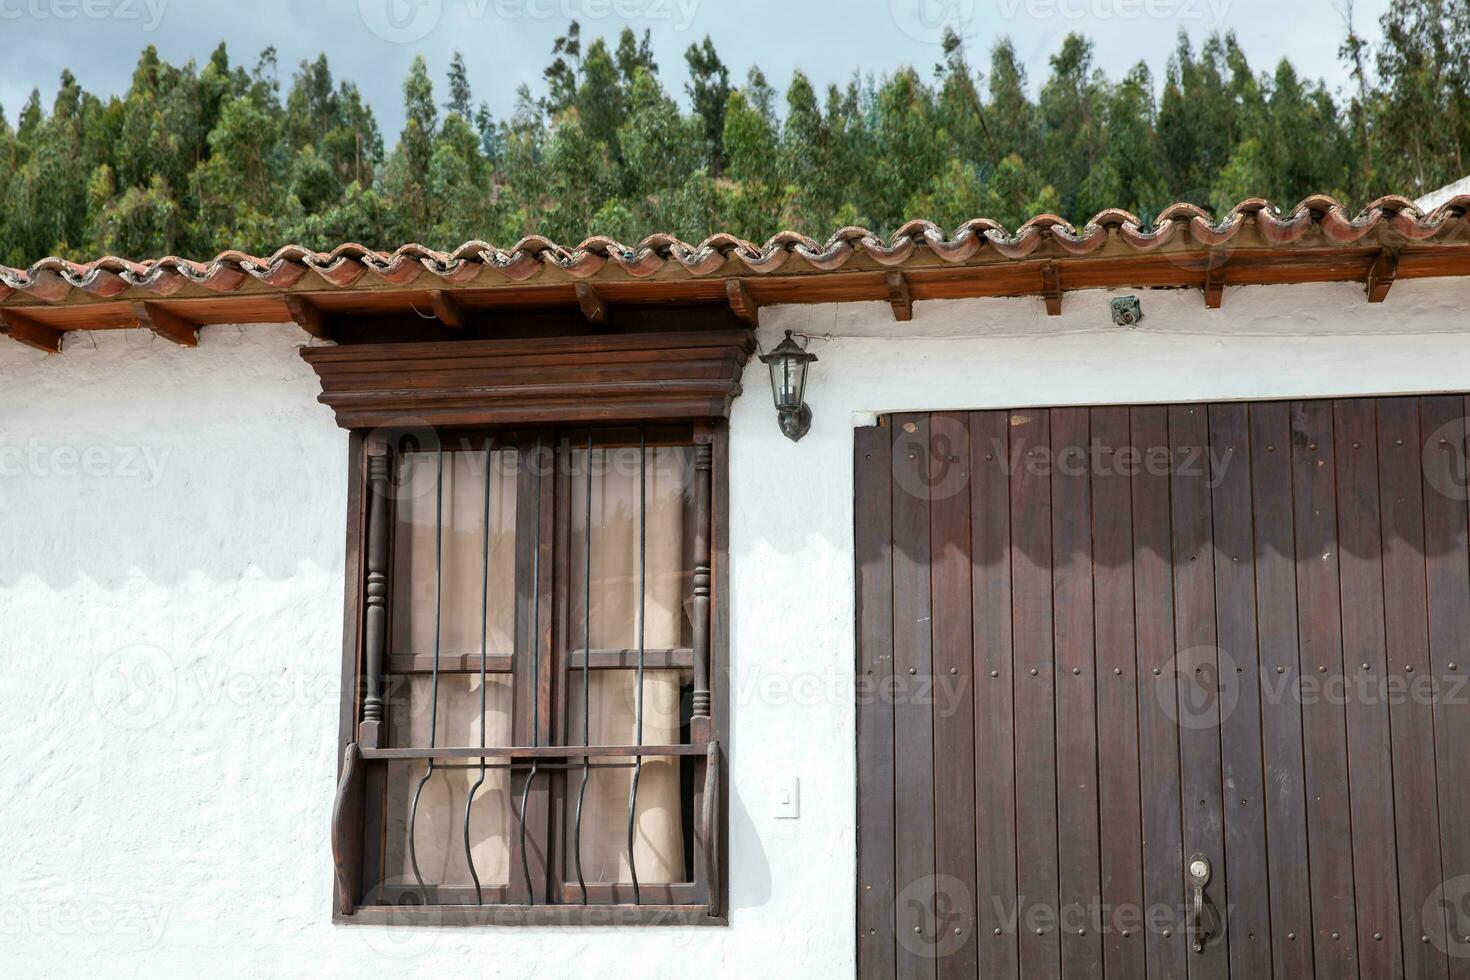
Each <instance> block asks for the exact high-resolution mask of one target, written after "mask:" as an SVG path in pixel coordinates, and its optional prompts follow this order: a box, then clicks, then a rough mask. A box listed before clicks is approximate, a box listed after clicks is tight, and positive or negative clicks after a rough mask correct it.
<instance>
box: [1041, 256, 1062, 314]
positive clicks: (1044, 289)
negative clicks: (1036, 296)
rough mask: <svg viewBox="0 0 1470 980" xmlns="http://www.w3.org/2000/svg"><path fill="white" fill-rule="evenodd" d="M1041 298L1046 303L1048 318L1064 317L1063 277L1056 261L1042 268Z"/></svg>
mask: <svg viewBox="0 0 1470 980" xmlns="http://www.w3.org/2000/svg"><path fill="white" fill-rule="evenodd" d="M1041 298H1042V299H1043V300H1044V301H1045V302H1046V315H1047V316H1061V315H1062V276H1061V272H1060V271H1059V270H1058V269H1057V263H1056V260H1055V259H1048V260H1047V261H1046V262H1044V263H1043V264H1042V266H1041Z"/></svg>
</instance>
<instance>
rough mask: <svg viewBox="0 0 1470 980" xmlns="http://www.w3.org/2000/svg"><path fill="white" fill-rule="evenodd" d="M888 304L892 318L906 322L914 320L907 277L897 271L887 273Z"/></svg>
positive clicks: (912, 303)
mask: <svg viewBox="0 0 1470 980" xmlns="http://www.w3.org/2000/svg"><path fill="white" fill-rule="evenodd" d="M887 280H888V302H889V304H890V305H891V306H892V307H893V318H894V319H895V320H899V321H908V320H912V319H913V318H914V299H913V297H912V296H911V295H910V294H909V277H908V276H906V275H904V274H903V273H902V272H899V271H898V270H896V269H895V270H894V271H892V272H890V273H888V276H887Z"/></svg>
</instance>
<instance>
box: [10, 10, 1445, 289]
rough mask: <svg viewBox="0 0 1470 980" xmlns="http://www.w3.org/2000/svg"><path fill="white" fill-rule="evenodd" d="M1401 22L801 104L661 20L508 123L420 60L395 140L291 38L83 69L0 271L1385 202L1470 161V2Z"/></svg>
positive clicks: (946, 55)
mask: <svg viewBox="0 0 1470 980" xmlns="http://www.w3.org/2000/svg"><path fill="white" fill-rule="evenodd" d="M1381 28H1382V38H1381V40H1380V41H1379V42H1377V43H1375V44H1372V45H1370V44H1369V43H1368V42H1366V41H1365V40H1364V39H1363V38H1362V37H1360V36H1358V35H1357V34H1355V33H1353V32H1352V31H1351V29H1349V30H1348V31H1347V33H1346V37H1345V39H1344V41H1343V44H1342V49H1341V55H1342V58H1343V61H1344V63H1345V64H1346V66H1347V69H1348V70H1347V78H1348V82H1347V83H1346V84H1345V86H1344V87H1343V89H1342V90H1341V91H1333V90H1331V89H1329V88H1328V87H1327V85H1326V84H1325V83H1324V82H1322V81H1313V80H1309V79H1304V78H1302V77H1301V76H1300V75H1299V74H1298V73H1297V71H1296V70H1295V69H1294V68H1293V67H1292V65H1291V64H1290V62H1288V61H1282V62H1281V63H1280V64H1278V65H1277V66H1276V67H1275V68H1274V70H1272V71H1257V70H1255V69H1253V68H1252V67H1251V65H1250V64H1249V62H1248V60H1247V57H1246V53H1245V52H1244V51H1243V50H1241V48H1240V45H1239V44H1238V43H1237V41H1236V39H1235V37H1234V36H1233V35H1231V34H1222V35H1214V36H1211V37H1209V38H1207V39H1206V40H1205V41H1204V42H1203V44H1202V45H1201V46H1200V47H1198V49H1196V48H1195V47H1194V46H1193V45H1192V44H1191V42H1190V41H1189V40H1188V38H1187V37H1185V36H1184V35H1183V34H1181V35H1180V38H1179V40H1178V43H1177V46H1176V47H1175V49H1174V51H1173V52H1172V54H1171V55H1170V56H1169V58H1168V60H1167V62H1166V63H1165V64H1162V65H1154V66H1150V65H1148V64H1146V63H1144V62H1139V63H1138V64H1137V65H1135V66H1134V67H1133V68H1132V69H1131V70H1129V71H1128V72H1126V73H1125V74H1124V75H1123V76H1122V77H1121V78H1117V79H1110V78H1108V77H1106V76H1105V74H1104V73H1103V72H1102V71H1101V70H1099V69H1098V68H1097V66H1096V65H1095V63H1094V51H1093V46H1092V44H1091V42H1089V41H1088V40H1087V39H1086V38H1085V37H1083V36H1080V35H1077V34H1073V35H1069V36H1068V37H1067V38H1066V39H1065V40H1064V41H1063V42H1062V44H1061V47H1060V49H1059V50H1058V51H1057V52H1056V53H1055V54H1054V55H1053V56H1052V57H1051V59H1050V64H1049V66H1048V68H1049V71H1048V74H1047V77H1046V78H1045V79H1043V80H1041V81H1040V84H1039V86H1037V87H1036V88H1035V89H1034V92H1035V94H1034V96H1033V94H1032V93H1033V89H1032V87H1031V85H1030V84H1029V83H1028V79H1027V74H1026V68H1025V66H1024V65H1022V64H1021V63H1020V62H1019V61H1018V60H1017V56H1016V51H1015V49H1014V47H1012V45H1011V44H1010V42H1009V41H1007V40H1005V39H1001V40H999V41H998V42H996V43H995V45H994V46H993V47H992V48H991V49H990V51H989V52H988V60H987V61H986V62H985V63H984V64H983V65H981V64H978V60H979V59H976V58H975V55H974V53H973V52H971V51H969V50H967V49H966V47H965V46H964V44H963V43H962V42H961V40H960V39H959V38H958V37H957V36H955V35H953V34H950V35H948V36H947V37H946V38H945V41H944V44H943V47H942V50H941V51H940V60H939V63H938V64H935V65H933V66H925V67H924V69H923V70H922V71H921V70H919V69H917V68H911V67H904V68H899V69H897V70H895V71H893V72H891V73H889V74H885V75H881V76H874V75H863V74H858V73H854V75H853V77H852V78H851V80H850V81H848V82H847V83H846V84H845V85H831V86H828V87H827V88H826V90H825V91H822V90H820V89H819V88H818V87H817V86H815V85H813V84H812V82H811V81H810V79H808V78H807V77H806V76H805V75H804V74H802V73H801V72H800V71H798V72H796V73H795V74H794V75H793V76H792V77H791V78H790V79H789V81H788V82H787V84H786V87H785V90H784V92H778V91H777V89H776V88H775V87H774V86H773V85H772V84H771V83H770V82H769V81H768V80H767V78H766V77H765V76H764V75H763V74H762V73H761V71H760V70H759V69H758V68H755V67H752V68H750V69H749V71H748V72H746V74H745V76H744V78H743V80H741V79H739V78H732V74H731V71H730V69H729V68H728V67H727V66H726V65H725V64H724V62H723V61H722V60H721V59H720V56H719V54H718V52H717V51H716V49H715V45H714V43H713V42H712V41H711V40H710V39H709V38H705V39H704V40H703V41H702V42H701V43H699V44H694V45H691V46H690V47H689V49H688V51H687V52H686V53H685V56H684V57H685V62H686V65H687V69H688V79H689V80H688V82H687V84H686V85H685V90H684V92H683V93H677V95H681V96H682V98H680V97H676V94H675V93H670V92H669V91H668V90H667V89H666V87H665V86H664V84H663V83H662V82H661V80H660V76H659V65H658V64H657V63H656V62H655V60H654V57H653V53H652V49H651V44H650V38H649V35H648V34H647V33H646V32H645V33H644V35H643V36H642V37H638V36H637V35H635V34H634V33H633V32H632V31H627V30H625V31H624V32H623V33H622V35H621V36H620V37H619V38H618V39H617V40H616V42H615V43H614V42H611V41H609V40H607V39H604V38H592V39H588V38H585V37H584V36H583V35H582V33H581V30H580V27H579V25H578V24H577V23H576V22H573V23H572V24H571V25H570V26H569V27H568V29H567V31H566V33H565V34H564V35H563V36H561V37H560V38H558V39H557V40H556V42H555V45H554V47H553V50H552V52H551V63H550V65H549V66H548V67H547V68H546V70H545V72H544V73H543V77H542V79H541V80H540V82H539V83H538V85H537V88H535V89H533V88H532V87H531V86H530V85H527V84H523V85H522V86H521V87H520V89H519V90H518V96H517V101H516V105H515V108H514V111H513V112H512V113H511V115H510V116H509V118H505V119H497V118H494V117H493V116H492V114H491V112H490V110H489V108H488V107H487V106H486V105H485V104H484V103H483V102H480V103H476V102H475V100H474V96H473V93H472V92H471V87H470V83H469V80H468V72H467V70H466V65H465V62H464V59H463V58H462V57H461V56H460V55H458V54H456V55H455V57H454V59H453V61H452V62H451V64H450V68H449V72H448V77H447V79H446V80H445V81H444V83H443V85H442V86H439V87H436V85H435V82H434V79H432V78H431V77H430V74H429V71H428V68H427V66H426V64H425V62H424V61H423V59H422V58H420V59H418V60H416V61H415V62H414V65H413V67H412V70H411V71H410V72H409V76H408V78H407V79H406V80H405V81H404V83H403V100H404V108H405V123H404V126H403V130H402V132H400V133H399V134H398V135H397V139H396V140H395V141H393V142H392V144H391V146H390V145H389V144H388V143H387V142H386V141H385V140H384V137H383V134H382V132H381V131H380V130H379V127H378V123H377V122H376V120H375V117H374V114H373V111H372V108H371V107H370V106H368V105H367V104H365V102H364V101H363V98H362V96H361V94H360V93H359V90H358V88H357V87H356V86H355V85H354V84H352V83H351V82H349V81H345V80H339V79H336V78H334V77H333V74H332V71H331V69H330V67H329V65H328V63H327V59H326V57H325V56H321V57H318V58H317V59H316V60H315V61H309V62H303V63H302V64H301V65H299V66H298V67H297V69H296V71H295V73H294V74H293V75H292V76H291V77H290V79H289V82H288V83H287V84H286V85H285V86H284V89H285V92H284V97H283V95H282V89H283V86H282V83H281V82H280V80H279V73H278V66H277V59H276V53H275V51H274V50H273V49H267V50H266V51H264V52H262V53H261V54H260V56H259V57H258V58H257V59H256V60H255V62H254V64H253V65H252V66H250V67H246V66H245V65H242V64H239V63H235V62H232V61H231V58H230V55H229V53H228V52H227V51H226V49H225V46H224V45H223V44H221V45H220V46H219V47H218V48H217V49H215V51H214V52H213V54H211V55H210V57H209V58H208V60H207V61H205V62H204V63H203V64H202V65H199V64H196V63H194V62H192V61H191V62H189V63H187V64H184V65H181V66H176V65H170V64H168V63H167V62H165V61H164V60H162V59H161V58H160V57H159V55H158V53H157V51H156V50H154V49H153V48H152V47H149V48H146V49H145V50H144V51H143V53H142V55H141V57H140V58H139V60H138V65H137V68H136V69H135V71H134V72H133V77H132V82H131V84H130V86H129V88H128V90H127V91H126V92H125V93H124V94H122V95H119V96H112V97H108V98H102V97H99V96H98V95H95V94H93V93H89V92H87V91H85V90H83V89H82V87H81V86H80V85H79V84H78V83H77V80H76V78H75V77H74V76H73V75H72V74H71V72H69V71H64V72H62V75H61V79H60V83H59V86H58V88H57V91H56V94H55V97H54V98H53V99H52V100H51V103H50V106H49V107H48V106H47V105H46V104H45V103H44V102H43V100H42V97H41V93H40V91H39V90H36V91H33V92H32V93H31V96H30V98H29V100H28V101H27V102H26V103H25V105H24V106H23V107H21V109H20V112H19V115H18V116H17V117H15V119H16V123H15V125H14V127H13V128H12V126H11V123H10V121H9V118H10V117H7V116H6V114H5V113H4V112H3V111H0V261H3V262H4V263H6V264H8V265H13V266H16V265H19V266H23V265H26V264H28V263H30V262H32V261H34V260H36V259H38V258H41V257H43V256H46V255H61V256H64V257H69V258H74V259H82V258H89V257H93V256H96V255H100V254H118V255H124V256H127V257H132V258H142V257H150V256H157V255H163V254H182V255H190V256H207V255H212V254H214V253H215V252H217V251H220V250H222V249H226V248H239V249H244V250H246V251H251V252H256V253H268V252H270V251H272V250H274V249H275V248H277V247H279V246H280V245H283V244H286V243H288V242H298V243H300V244H303V245H306V246H308V247H313V248H330V247H332V246H334V245H336V244H338V243H340V242H343V241H356V242H360V243H362V244H364V245H368V246H370V247H375V248H392V247H395V246H397V245H399V244H401V243H403V242H407V241H417V242H422V243H425V244H428V245H431V246H434V247H438V248H449V247H453V246H454V245H457V244H459V243H460V242H462V241H465V240H467V239H473V238H480V239H484V240H487V241H491V242H495V243H497V244H510V243H512V242H514V241H515V240H516V239H518V238H520V237H521V236H522V235H525V234H529V233H533V232H534V233H538V234H542V235H546V236H549V237H551V238H553V239H555V240H558V241H562V242H567V243H573V242H577V241H580V240H581V239H583V238H584V237H586V236H588V235H590V234H601V235H609V236H612V237H614V238H617V239H619V240H621V241H625V242H632V241H636V240H638V239H639V238H641V237H642V236H644V235H646V234H649V233H651V232H654V231H667V232H672V233H674V234H676V235H679V236H680V237H682V238H685V239H686V240H693V241H697V240H699V239H701V238H703V237H704V236H705V235H708V234H710V233H712V232H715V231H729V232H733V233H735V234H737V235H741V236H744V237H747V238H752V239H755V240H761V239H763V238H765V237H766V236H768V235H770V234H772V233H774V232H775V231H778V230H781V229H786V228H791V229H795V230H797V231H801V232H804V233H806V234H809V235H812V236H814V237H817V238H822V237H825V236H826V235H828V234H830V233H831V232H832V231H834V230H836V229H837V228H839V227H842V226H844V225H850V224H860V225H864V226H867V227H869V228H872V229H874V230H877V231H880V232H882V233H885V234H886V233H888V232H891V231H892V230H893V229H894V228H895V227H896V226H897V225H898V224H899V223H901V222H902V221H904V220H907V219H909V218H915V217H924V218H929V219H931V220H933V221H936V222H938V223H939V224H941V225H943V226H945V227H947V228H952V227H954V226H955V225H957V224H958V223H959V222H961V221H964V220H967V219H969V218H974V217H990V218H994V219H996V220H999V221H1001V222H1004V223H1006V224H1008V225H1009V226H1011V227H1014V226H1015V224H1017V223H1019V222H1021V221H1023V220H1025V219H1026V218H1029V217H1031V216H1032V215H1034V214H1037V213H1040V212H1047V211H1050V212H1056V213H1058V214H1061V215H1063V216H1064V217H1066V218H1068V219H1070V220H1072V221H1074V222H1081V221H1084V220H1086V219H1087V218H1088V217H1090V216H1091V215H1092V214H1094V213H1095V212H1097V211H1099V210H1101V209H1103V208H1106V207H1122V208H1126V209H1128V210H1131V211H1133V212H1135V213H1137V214H1139V215H1140V216H1141V217H1142V218H1143V219H1144V220H1145V221H1149V220H1151V219H1152V217H1153V216H1154V215H1156V214H1157V213H1158V211H1159V210H1160V209H1161V208H1163V207H1164V206H1166V205H1168V204H1170V203H1172V202H1174V201H1177V200H1183V201H1189V202H1193V203H1195V204H1199V205H1202V206H1205V207H1208V208H1212V209H1214V210H1216V211H1217V212H1218V211H1219V210H1221V209H1224V208H1228V207H1230V206H1232V205H1233V204H1235V203H1237V202H1238V201H1240V200H1242V199H1244V198H1247V197H1253V196H1260V197H1267V198H1270V199H1271V200H1273V201H1276V202H1278V203H1282V204H1294V203H1296V202H1297V201H1298V200H1300V199H1301V198H1303V197H1305V196H1307V195H1308V194H1313V193H1328V194H1332V195H1335V196H1337V197H1339V198H1341V199H1342V200H1344V201H1346V202H1349V203H1351V204H1354V205H1361V204H1363V203H1366V202H1367V201H1369V200H1371V199H1373V198H1375V197H1377V196H1380V195H1382V194H1386V193H1407V194H1417V193H1422V192H1425V191H1427V190H1430V189H1432V188H1435V187H1438V186H1440V185H1442V184H1445V183H1448V182H1450V181H1451V180H1454V179H1456V178H1458V177H1461V176H1464V175H1465V173H1466V171H1467V164H1466V158H1467V157H1470V0H1395V2H1394V3H1393V4H1392V6H1391V8H1390V10H1389V12H1388V13H1387V14H1385V15H1384V17H1383V19H1382V22H1381ZM1156 72H1157V73H1161V75H1156Z"/></svg>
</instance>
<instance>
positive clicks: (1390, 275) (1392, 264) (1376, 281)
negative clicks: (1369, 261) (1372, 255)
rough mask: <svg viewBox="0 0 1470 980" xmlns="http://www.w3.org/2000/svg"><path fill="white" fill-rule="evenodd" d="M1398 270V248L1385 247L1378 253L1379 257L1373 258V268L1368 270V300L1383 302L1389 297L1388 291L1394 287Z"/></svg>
mask: <svg viewBox="0 0 1470 980" xmlns="http://www.w3.org/2000/svg"><path fill="white" fill-rule="evenodd" d="M1398 270H1399V251H1398V249H1396V248H1385V249H1384V250H1383V251H1381V252H1379V253H1378V257H1377V258H1376V259H1374V260H1373V268H1371V269H1369V270H1368V285H1367V290H1368V302H1370V303H1382V302H1383V301H1384V300H1385V299H1387V298H1388V291H1389V290H1390V289H1392V288H1393V281H1394V279H1395V278H1397V276H1398Z"/></svg>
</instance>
